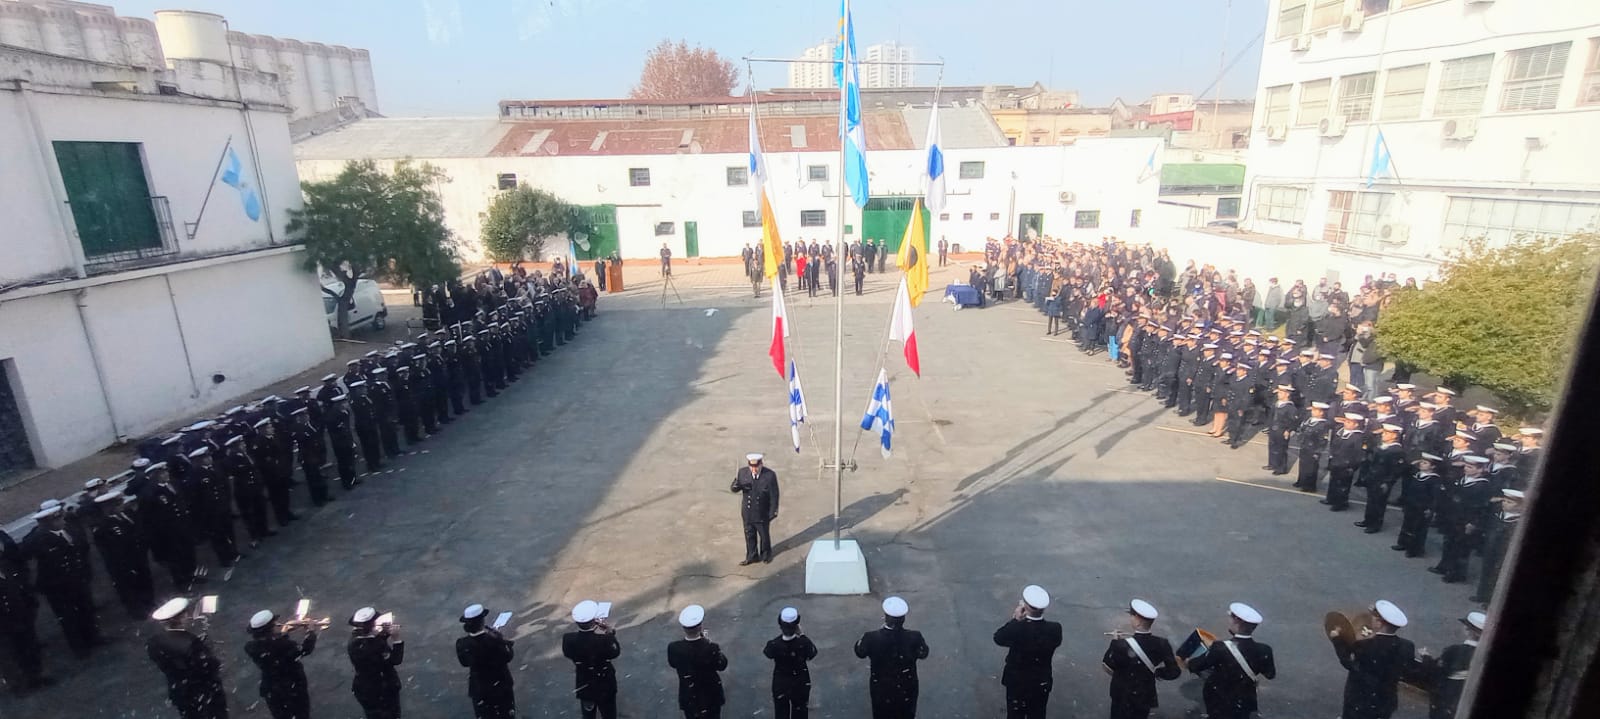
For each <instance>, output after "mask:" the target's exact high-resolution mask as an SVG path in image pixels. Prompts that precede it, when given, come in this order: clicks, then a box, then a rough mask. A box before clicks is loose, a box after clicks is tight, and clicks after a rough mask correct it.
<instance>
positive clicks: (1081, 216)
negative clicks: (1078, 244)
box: [1072, 210, 1100, 230]
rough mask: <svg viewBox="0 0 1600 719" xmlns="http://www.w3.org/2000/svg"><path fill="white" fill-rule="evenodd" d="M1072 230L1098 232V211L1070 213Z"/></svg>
mask: <svg viewBox="0 0 1600 719" xmlns="http://www.w3.org/2000/svg"><path fill="white" fill-rule="evenodd" d="M1072 229H1075V230H1098V229H1100V211H1099V210H1077V211H1076V212H1073V213H1072Z"/></svg>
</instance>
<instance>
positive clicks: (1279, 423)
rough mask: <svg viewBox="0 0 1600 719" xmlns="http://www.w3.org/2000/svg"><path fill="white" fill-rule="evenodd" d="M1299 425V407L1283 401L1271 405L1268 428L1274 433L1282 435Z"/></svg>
mask: <svg viewBox="0 0 1600 719" xmlns="http://www.w3.org/2000/svg"><path fill="white" fill-rule="evenodd" d="M1298 426H1300V408H1299V407H1296V406H1294V403H1293V402H1290V401H1287V400H1285V401H1283V402H1278V403H1276V404H1274V405H1273V406H1272V420H1271V425H1270V428H1271V430H1272V432H1273V433H1274V434H1277V435H1284V434H1287V433H1288V432H1290V431H1292V430H1293V429H1294V428H1296V427H1298Z"/></svg>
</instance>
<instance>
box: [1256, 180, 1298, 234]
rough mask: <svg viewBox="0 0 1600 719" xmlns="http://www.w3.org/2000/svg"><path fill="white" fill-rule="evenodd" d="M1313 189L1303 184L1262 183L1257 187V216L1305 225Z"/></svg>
mask: <svg viewBox="0 0 1600 719" xmlns="http://www.w3.org/2000/svg"><path fill="white" fill-rule="evenodd" d="M1310 196H1311V191H1310V190H1309V189H1308V188H1306V187H1303V186H1301V185H1261V186H1259V187H1258V188H1257V189H1256V197H1255V208H1254V213H1255V218H1256V219H1257V220H1266V221H1268V222H1282V223H1285V224H1291V225H1303V224H1305V221H1306V204H1307V201H1308V200H1309V198H1310Z"/></svg>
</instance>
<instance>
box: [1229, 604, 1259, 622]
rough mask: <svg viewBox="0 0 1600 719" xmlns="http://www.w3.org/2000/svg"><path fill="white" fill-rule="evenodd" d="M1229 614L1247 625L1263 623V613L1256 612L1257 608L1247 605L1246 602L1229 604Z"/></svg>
mask: <svg viewBox="0 0 1600 719" xmlns="http://www.w3.org/2000/svg"><path fill="white" fill-rule="evenodd" d="M1228 613H1229V614H1232V615H1233V616H1235V617H1238V619H1239V621H1241V622H1245V623H1247V624H1260V623H1261V612H1258V611H1256V609H1255V607H1252V606H1250V605H1248V604H1245V603H1244V602H1234V603H1232V604H1229V605H1228Z"/></svg>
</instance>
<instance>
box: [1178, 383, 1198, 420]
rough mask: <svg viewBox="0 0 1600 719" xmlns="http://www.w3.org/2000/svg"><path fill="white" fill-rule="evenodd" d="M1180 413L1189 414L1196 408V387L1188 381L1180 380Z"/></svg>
mask: <svg viewBox="0 0 1600 719" xmlns="http://www.w3.org/2000/svg"><path fill="white" fill-rule="evenodd" d="M1177 406H1178V413H1179V414H1188V413H1189V410H1190V409H1192V408H1193V406H1194V385H1192V384H1189V381H1188V380H1183V379H1180V380H1178V402H1177Z"/></svg>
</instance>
